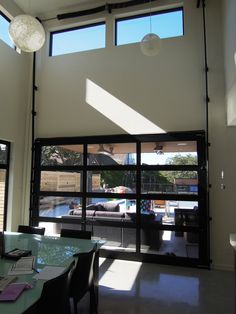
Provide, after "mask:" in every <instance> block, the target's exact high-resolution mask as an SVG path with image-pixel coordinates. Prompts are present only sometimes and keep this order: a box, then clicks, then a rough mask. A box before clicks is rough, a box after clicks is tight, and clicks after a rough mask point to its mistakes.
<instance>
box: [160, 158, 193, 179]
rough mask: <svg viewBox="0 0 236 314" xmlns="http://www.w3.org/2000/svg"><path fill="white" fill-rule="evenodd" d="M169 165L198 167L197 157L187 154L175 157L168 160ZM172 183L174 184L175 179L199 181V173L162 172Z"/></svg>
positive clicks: (182, 171) (185, 171)
mask: <svg viewBox="0 0 236 314" xmlns="http://www.w3.org/2000/svg"><path fill="white" fill-rule="evenodd" d="M167 164H168V165H181V166H183V165H197V156H193V155H191V154H187V155H186V156H182V155H181V154H177V155H175V156H174V157H170V158H167ZM161 173H163V174H164V175H165V177H166V178H167V179H168V181H169V182H170V183H174V180H175V179H180V178H181V179H197V171H189V170H181V171H180V170H177V171H161Z"/></svg>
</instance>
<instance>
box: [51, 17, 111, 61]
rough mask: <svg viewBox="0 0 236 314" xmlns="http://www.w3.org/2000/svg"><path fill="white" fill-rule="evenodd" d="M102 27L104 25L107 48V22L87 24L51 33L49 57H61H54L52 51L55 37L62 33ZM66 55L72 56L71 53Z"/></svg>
mask: <svg viewBox="0 0 236 314" xmlns="http://www.w3.org/2000/svg"><path fill="white" fill-rule="evenodd" d="M100 25H104V26H105V46H106V21H101V22H95V23H89V24H85V25H80V26H76V27H71V28H66V29H61V30H56V31H52V32H50V37H49V57H57V56H59V55H53V54H52V51H53V36H54V35H56V34H61V33H67V32H70V31H75V30H80V29H85V28H91V27H95V26H100ZM95 49H98V48H94V49H90V50H95ZM90 50H83V51H77V52H73V53H78V52H84V51H90ZM71 53H72V52H71ZM66 54H70V53H66ZM61 55H65V54H61Z"/></svg>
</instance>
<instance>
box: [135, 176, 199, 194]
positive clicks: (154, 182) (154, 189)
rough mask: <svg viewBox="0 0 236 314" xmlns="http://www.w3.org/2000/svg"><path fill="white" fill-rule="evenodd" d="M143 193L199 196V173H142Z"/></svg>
mask: <svg viewBox="0 0 236 314" xmlns="http://www.w3.org/2000/svg"><path fill="white" fill-rule="evenodd" d="M141 176H142V177H141V192H142V193H161V194H164V193H174V194H198V175H197V171H142V173H141Z"/></svg>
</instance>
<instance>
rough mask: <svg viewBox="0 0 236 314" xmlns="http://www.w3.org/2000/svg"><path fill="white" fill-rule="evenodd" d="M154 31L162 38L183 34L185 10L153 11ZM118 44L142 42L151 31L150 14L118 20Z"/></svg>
mask: <svg viewBox="0 0 236 314" xmlns="http://www.w3.org/2000/svg"><path fill="white" fill-rule="evenodd" d="M151 22H152V33H155V34H157V35H159V37H160V38H169V37H176V36H183V11H182V9H177V10H176V11H172V12H165V13H164V12H156V13H155V12H152V16H151ZM116 33H117V39H116V44H117V45H124V44H130V43H136V42H140V41H141V40H142V38H143V37H144V36H145V35H146V34H147V33H150V14H147V15H145V16H136V17H129V18H127V19H121V20H117V24H116Z"/></svg>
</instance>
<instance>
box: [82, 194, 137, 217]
mask: <svg viewBox="0 0 236 314" xmlns="http://www.w3.org/2000/svg"><path fill="white" fill-rule="evenodd" d="M86 209H87V211H88V210H92V211H95V212H104V213H105V212H107V215H106V216H104V217H106V218H109V217H112V218H116V216H117V218H122V219H124V218H125V217H126V216H125V214H126V213H133V212H136V201H135V200H129V199H123V198H122V199H114V198H88V199H87V208H86ZM108 214H110V216H109V215H108ZM119 214H122V215H119ZM100 216H101V217H102V215H100Z"/></svg>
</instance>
